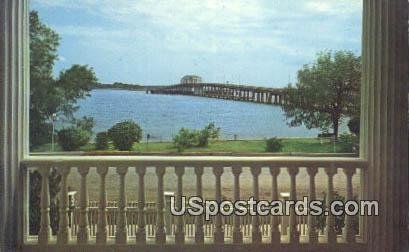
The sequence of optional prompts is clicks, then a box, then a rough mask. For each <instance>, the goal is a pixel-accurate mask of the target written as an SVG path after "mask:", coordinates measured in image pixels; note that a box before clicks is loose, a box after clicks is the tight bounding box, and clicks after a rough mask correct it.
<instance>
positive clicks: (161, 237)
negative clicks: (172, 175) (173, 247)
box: [155, 167, 171, 244]
mask: <svg viewBox="0 0 409 252" xmlns="http://www.w3.org/2000/svg"><path fill="white" fill-rule="evenodd" d="M165 172H166V167H156V177H157V179H158V195H157V197H158V198H157V218H156V230H155V231H156V235H155V241H156V243H157V244H164V243H166V232H165V220H164V190H163V176H164V175H165ZM167 232H171V230H167Z"/></svg>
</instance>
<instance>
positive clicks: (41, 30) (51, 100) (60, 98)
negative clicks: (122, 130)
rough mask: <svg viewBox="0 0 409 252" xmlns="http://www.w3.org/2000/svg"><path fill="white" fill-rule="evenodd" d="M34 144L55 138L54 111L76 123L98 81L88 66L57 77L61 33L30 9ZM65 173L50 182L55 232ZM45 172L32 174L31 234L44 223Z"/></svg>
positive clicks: (55, 175) (31, 140) (32, 139)
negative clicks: (82, 104)
mask: <svg viewBox="0 0 409 252" xmlns="http://www.w3.org/2000/svg"><path fill="white" fill-rule="evenodd" d="M29 22H30V122H29V124H30V125H29V126H30V146H31V147H33V146H36V145H40V144H44V143H48V142H49V141H50V140H51V134H52V126H51V118H52V116H53V115H54V114H58V115H59V116H62V117H64V118H65V119H67V120H68V121H69V122H75V118H74V116H73V114H74V112H75V111H76V110H77V109H78V108H77V107H76V105H75V103H76V101H77V100H78V99H80V98H84V97H85V96H87V95H89V91H90V90H91V87H92V86H93V85H95V83H96V82H97V78H96V77H95V73H94V71H93V69H92V68H90V67H88V66H80V65H74V66H72V67H71V68H70V69H68V70H65V71H62V72H61V73H60V75H59V78H58V79H54V77H53V67H54V64H55V61H56V60H57V59H58V53H57V49H58V46H59V42H60V36H59V35H58V34H57V33H56V32H55V31H53V30H52V29H51V28H49V27H48V26H47V25H45V24H43V23H42V22H41V20H40V17H39V15H38V12H36V11H31V12H30V20H29ZM60 180H61V176H60V175H59V174H58V173H57V172H56V171H55V170H54V169H53V170H52V172H51V175H50V177H49V181H50V188H49V190H50V202H51V203H50V219H51V227H52V228H53V232H55V230H56V227H57V225H58V202H57V200H56V196H57V194H58V192H59V191H60V186H59V184H60ZM40 192H41V175H40V174H39V173H38V171H35V172H33V173H31V174H30V233H32V234H36V233H37V232H38V228H39V226H40V225H39V222H40V211H39V209H40Z"/></svg>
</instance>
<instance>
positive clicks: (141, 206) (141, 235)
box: [136, 167, 146, 244]
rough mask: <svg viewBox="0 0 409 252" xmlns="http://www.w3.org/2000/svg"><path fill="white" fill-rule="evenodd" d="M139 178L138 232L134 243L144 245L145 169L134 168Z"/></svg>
mask: <svg viewBox="0 0 409 252" xmlns="http://www.w3.org/2000/svg"><path fill="white" fill-rule="evenodd" d="M136 172H137V173H138V177H139V184H138V230H137V232H136V242H137V243H143V244H144V243H146V227H145V181H144V176H145V173H146V167H138V168H136Z"/></svg>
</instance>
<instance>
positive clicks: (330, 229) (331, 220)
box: [325, 167, 337, 244]
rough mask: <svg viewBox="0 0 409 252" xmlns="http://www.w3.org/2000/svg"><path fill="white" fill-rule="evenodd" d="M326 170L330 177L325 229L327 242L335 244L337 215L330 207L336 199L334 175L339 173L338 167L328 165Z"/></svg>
mask: <svg viewBox="0 0 409 252" xmlns="http://www.w3.org/2000/svg"><path fill="white" fill-rule="evenodd" d="M325 172H326V173H327V177H328V185H327V201H326V205H327V207H328V215H327V220H326V224H327V226H326V229H325V235H326V237H327V242H328V243H330V244H333V243H336V242H337V233H336V232H335V216H334V215H332V214H331V212H330V211H329V210H330V209H329V207H330V204H331V202H332V201H333V200H334V175H335V174H336V173H337V168H334V167H327V168H325Z"/></svg>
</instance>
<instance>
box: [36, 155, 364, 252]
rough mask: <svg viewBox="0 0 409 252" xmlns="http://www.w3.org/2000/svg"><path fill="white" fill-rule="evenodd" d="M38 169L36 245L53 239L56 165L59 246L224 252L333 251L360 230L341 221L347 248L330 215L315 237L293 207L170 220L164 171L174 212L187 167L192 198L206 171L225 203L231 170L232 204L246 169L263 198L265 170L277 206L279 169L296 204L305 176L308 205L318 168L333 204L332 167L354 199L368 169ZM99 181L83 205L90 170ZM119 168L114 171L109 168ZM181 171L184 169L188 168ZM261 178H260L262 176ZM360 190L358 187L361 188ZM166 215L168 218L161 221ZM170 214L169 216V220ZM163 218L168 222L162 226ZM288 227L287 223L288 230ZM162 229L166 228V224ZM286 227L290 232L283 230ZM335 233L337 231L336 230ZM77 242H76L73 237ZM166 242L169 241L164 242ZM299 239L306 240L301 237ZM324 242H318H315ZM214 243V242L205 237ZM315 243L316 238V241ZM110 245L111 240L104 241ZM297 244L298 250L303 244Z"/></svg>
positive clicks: (325, 165) (348, 165) (309, 219)
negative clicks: (148, 184)
mask: <svg viewBox="0 0 409 252" xmlns="http://www.w3.org/2000/svg"><path fill="white" fill-rule="evenodd" d="M36 166H37V167H38V171H39V172H40V174H41V221H40V231H39V233H38V245H41V246H47V245H50V244H53V243H55V242H53V235H52V232H51V228H50V192H49V185H48V184H49V174H50V171H51V167H57V171H58V174H59V175H60V176H61V184H60V187H61V191H60V195H59V197H60V204H59V209H58V210H59V215H60V218H59V222H58V230H57V235H56V243H57V244H58V245H60V246H68V245H72V244H75V240H74V239H76V240H77V244H78V245H85V244H87V245H89V246H92V244H94V243H95V244H97V245H102V246H104V245H108V244H118V245H129V244H130V242H131V243H132V238H131V239H128V238H129V237H134V238H133V239H134V240H133V243H134V244H135V242H136V244H138V245H143V246H150V244H152V243H154V244H158V245H163V244H165V243H168V244H175V245H178V246H185V243H187V240H189V243H192V242H194V243H197V244H204V245H206V244H208V243H210V244H217V245H219V246H224V244H225V242H226V243H230V242H231V243H233V244H235V245H238V246H241V245H245V244H246V243H248V242H249V241H251V243H252V244H260V243H266V241H267V240H268V242H267V243H270V244H271V245H272V246H276V245H279V246H286V245H285V244H287V243H281V240H282V239H286V238H288V242H289V244H291V245H292V246H299V245H298V244H299V243H300V240H302V242H303V244H304V242H307V243H308V244H311V245H314V244H316V245H320V244H324V245H325V244H331V245H336V246H341V247H342V246H344V245H343V244H356V245H358V244H360V242H361V241H362V240H361V239H360V237H361V233H362V232H363V231H362V230H361V232H360V234H359V236H358V233H357V230H355V229H356V223H355V222H356V219H354V217H350V216H345V227H344V229H343V230H342V238H343V240H344V241H345V243H337V239H341V236H339V235H337V233H336V229H335V228H336V227H335V216H333V215H331V214H329V215H328V216H326V218H325V232H320V230H318V228H317V217H315V216H312V215H308V216H296V213H295V209H294V207H291V208H290V215H289V216H288V217H281V216H271V215H269V216H250V215H245V216H238V215H233V216H222V215H220V214H218V215H216V216H214V217H212V218H211V220H210V221H204V218H203V216H190V215H186V216H170V215H169V213H168V212H166V215H165V211H167V210H165V209H169V206H168V205H166V204H168V202H167V201H166V202H165V199H164V193H165V192H164V188H165V187H164V186H165V185H164V183H165V180H164V175H165V173H166V167H174V168H175V174H176V178H177V180H176V192H175V195H176V207H177V208H180V207H182V201H181V196H183V195H184V184H183V177H184V175H185V171H186V169H191V171H193V173H194V176H195V178H196V181H195V186H196V195H197V196H199V197H202V196H203V181H202V180H203V174H204V171H205V170H211V171H212V173H213V175H212V176H213V178H214V180H215V188H214V197H215V198H214V199H215V200H216V201H217V202H221V201H222V200H223V198H222V190H223V187H222V182H223V181H222V175H223V173H224V167H231V171H232V173H231V174H230V173H229V174H227V175H226V176H232V177H233V185H232V191H233V200H234V201H237V200H241V194H240V189H241V183H240V182H241V179H244V178H243V168H245V169H247V168H248V169H249V171H250V175H251V176H250V177H247V178H246V179H247V180H250V181H251V185H252V196H253V197H254V199H255V200H259V199H260V190H263V192H265V190H266V189H268V188H265V186H263V187H261V186H260V181H259V180H260V175H261V172H262V171H263V170H264V169H268V171H269V176H270V179H271V188H270V189H268V190H271V191H270V192H271V198H269V200H273V201H276V200H279V193H280V191H279V184H278V182H279V175H280V172H281V169H282V168H287V169H286V171H287V174H288V175H289V178H290V180H289V182H290V183H289V189H290V190H289V194H288V195H289V197H288V199H289V200H297V199H301V198H302V196H303V195H301V194H299V192H297V175H298V174H299V173H300V171H303V172H304V173H306V174H307V175H308V176H307V177H306V178H308V186H309V187H308V191H307V194H308V195H304V196H308V197H309V201H312V200H316V199H317V195H316V181H315V180H316V176H317V174H318V171H319V170H320V169H322V170H323V171H324V173H323V174H325V176H326V180H327V184H326V205H327V206H328V204H329V203H330V202H331V201H332V200H334V195H335V191H334V176H335V174H336V173H337V167H339V168H342V169H343V172H344V174H345V180H346V183H345V191H346V200H353V199H354V190H353V183H352V179H353V176H354V174H355V173H356V170H357V169H360V171H361V172H360V173H359V174H360V175H361V174H362V171H363V170H364V169H365V164H364V163H363V162H362V161H352V160H351V161H350V162H340V163H339V164H338V163H337V162H333V161H331V162H330V161H326V162H319V161H317V162H315V161H314V162H306V163H305V164H303V163H302V162H297V163H293V164H286V163H284V162H277V163H274V162H273V163H265V164H264V163H262V164H254V165H252V164H251V163H245V162H243V163H223V164H209V165H204V163H197V164H195V163H192V164H189V163H188V162H185V163H180V164H179V163H175V164H174V165H173V164H172V163H171V162H170V163H169V165H165V164H161V165H148V164H147V165H137V166H131V164H122V163H118V164H115V163H106V164H100V163H98V164H96V165H95V166H91V165H78V164H75V163H73V164H70V163H62V164H58V165H57V164H56V165H51V163H49V162H48V163H46V165H40V164H39V165H37V164H36V165H35V166H34V165H33V167H36ZM71 167H78V168H77V170H78V172H79V174H80V187H79V201H78V205H77V206H76V207H75V208H74V209H73V210H72V212H71V213H70V211H71V210H70V209H69V208H68V207H69V205H68V187H69V185H68V184H67V178H68V176H69V174H70V171H71V170H72V169H73V168H71ZM93 167H96V168H95V171H96V173H97V175H98V177H99V198H98V201H92V202H89V201H88V191H87V190H88V189H87V184H88V181H87V178H88V176H89V175H88V173H89V172H90V169H94V168H93ZM109 167H113V168H112V169H116V173H117V179H118V181H119V187H118V196H119V197H118V202H108V201H107V191H106V190H107V189H106V183H107V181H106V177H107V174H108V171H109V169H111V168H109ZM114 167H116V168H114ZM129 167H136V168H135V172H136V175H137V177H138V179H137V180H136V183H137V184H136V188H137V191H138V192H137V193H136V192H135V193H136V195H137V202H127V200H126V193H127V191H126V185H125V178H126V175H127V173H128V169H129ZM185 167H186V168H185ZM148 169H151V171H154V174H155V176H156V179H157V188H156V192H157V195H156V202H146V200H145V193H146V191H145V190H146V188H145V174H146V173H147V170H148ZM261 178H264V177H261ZM363 187H364V185H361V188H360V189H361V190H363V189H364V188H363ZM165 216H166V218H165ZM168 216H170V217H169V218H168ZM165 219H166V221H165ZM286 223H287V224H286ZM165 224H166V225H165ZM287 227H288V232H287V230H286V228H287ZM337 230H339V229H337ZM75 236H76V237H75ZM167 237H169V239H168V238H167ZM301 237H303V238H302V239H301ZM320 237H321V238H320ZM210 238H213V239H210ZM319 238H320V239H319ZM109 241H111V242H109ZM300 246H301V245H300Z"/></svg>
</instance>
